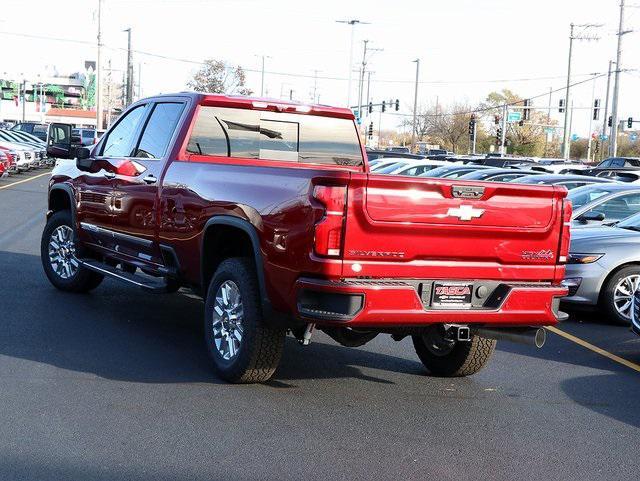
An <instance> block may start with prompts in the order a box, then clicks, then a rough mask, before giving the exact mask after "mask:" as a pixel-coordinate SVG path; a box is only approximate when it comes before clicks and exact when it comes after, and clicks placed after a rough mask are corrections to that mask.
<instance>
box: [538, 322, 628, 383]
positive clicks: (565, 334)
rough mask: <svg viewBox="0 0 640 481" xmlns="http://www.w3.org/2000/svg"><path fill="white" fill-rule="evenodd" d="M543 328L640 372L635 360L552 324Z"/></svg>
mask: <svg viewBox="0 0 640 481" xmlns="http://www.w3.org/2000/svg"><path fill="white" fill-rule="evenodd" d="M545 329H547V330H549V331H551V332H553V333H554V334H557V335H558V336H562V337H564V338H565V339H568V340H569V341H572V342H575V343H576V344H578V345H580V346H582V347H586V348H587V349H589V350H590V351H593V352H595V353H597V354H600V355H601V356H604V357H606V358H608V359H611V360H612V361H615V362H617V363H618V364H622V365H623V366H626V367H628V368H630V369H633V370H634V371H637V372H640V365H638V364H636V363H635V362H631V361H628V360H627V359H624V358H622V357H620V356H616V355H615V354H612V353H610V352H609V351H605V350H604V349H602V348H600V347H598V346H594V345H593V344H591V343H589V342H587V341H583V340H582V339H580V338H579V337H576V336H574V335H572V334H569V333H568V332H564V331H561V330H560V329H558V328H557V327H553V326H547V327H545Z"/></svg>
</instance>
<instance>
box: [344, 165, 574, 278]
mask: <svg viewBox="0 0 640 481" xmlns="http://www.w3.org/2000/svg"><path fill="white" fill-rule="evenodd" d="M565 195H566V191H565V190H564V189H560V188H555V187H549V186H547V187H540V186H530V185H522V184H511V183H498V182H465V181H460V180H449V179H434V178H412V177H403V176H383V175H375V174H369V175H367V174H353V175H352V178H351V182H350V184H349V193H348V203H349V208H348V209H347V212H348V217H347V220H346V230H345V239H344V264H343V276H345V277H354V276H358V277H360V276H371V277H405V278H406V277H409V278H449V279H503V280H504V279H512V280H520V281H536V282H538V281H551V280H552V279H553V278H554V270H555V265H556V263H557V261H558V249H559V241H560V233H561V229H562V198H563V197H564V196H565Z"/></svg>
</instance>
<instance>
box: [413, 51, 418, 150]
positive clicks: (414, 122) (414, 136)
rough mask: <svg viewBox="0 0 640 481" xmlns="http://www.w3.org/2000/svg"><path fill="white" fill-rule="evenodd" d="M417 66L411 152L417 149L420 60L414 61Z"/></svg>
mask: <svg viewBox="0 0 640 481" xmlns="http://www.w3.org/2000/svg"><path fill="white" fill-rule="evenodd" d="M414 62H415V64H416V85H415V89H414V92H413V125H412V129H411V152H414V151H415V147H416V118H417V113H418V83H419V79H420V59H419V58H417V59H415V60H414Z"/></svg>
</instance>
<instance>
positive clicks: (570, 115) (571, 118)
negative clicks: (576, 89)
mask: <svg viewBox="0 0 640 481" xmlns="http://www.w3.org/2000/svg"><path fill="white" fill-rule="evenodd" d="M573 110H574V108H573V100H572V101H571V113H569V109H567V110H565V113H566V115H569V131H571V128H572V127H573ZM570 158H571V137H569V143H568V145H567V157H566V159H567V160H569V159H570Z"/></svg>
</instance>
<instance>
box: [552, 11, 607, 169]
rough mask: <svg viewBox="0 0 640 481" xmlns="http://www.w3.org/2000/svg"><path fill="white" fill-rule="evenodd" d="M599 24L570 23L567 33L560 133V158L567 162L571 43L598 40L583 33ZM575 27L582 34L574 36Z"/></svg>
mask: <svg viewBox="0 0 640 481" xmlns="http://www.w3.org/2000/svg"><path fill="white" fill-rule="evenodd" d="M600 26H602V25H600V24H593V23H585V24H581V25H576V24H574V23H571V29H570V33H569V61H568V62H567V90H566V92H565V100H564V104H565V106H566V108H565V114H564V132H563V133H562V156H563V157H564V158H565V159H566V160H568V159H569V149H570V147H569V137H570V136H571V132H569V130H570V127H569V112H568V110H567V109H568V107H569V94H570V89H571V57H572V53H573V41H574V40H598V37H594V36H588V35H585V32H586V31H587V30H588V29H590V28H592V27H600ZM575 27H579V28H582V29H583V30H582V32H581V33H580V34H578V35H576V34H575Z"/></svg>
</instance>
